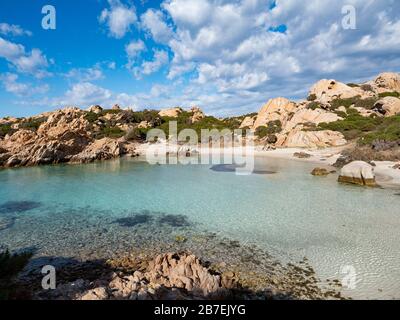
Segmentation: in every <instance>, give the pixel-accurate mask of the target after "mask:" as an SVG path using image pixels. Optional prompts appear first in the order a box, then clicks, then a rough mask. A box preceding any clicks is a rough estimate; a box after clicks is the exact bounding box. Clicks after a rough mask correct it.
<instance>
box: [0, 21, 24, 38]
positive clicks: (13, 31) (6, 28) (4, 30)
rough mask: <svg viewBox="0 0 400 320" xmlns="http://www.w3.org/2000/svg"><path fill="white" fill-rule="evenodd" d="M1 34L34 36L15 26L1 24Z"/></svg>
mask: <svg viewBox="0 0 400 320" xmlns="http://www.w3.org/2000/svg"><path fill="white" fill-rule="evenodd" d="M0 34H2V35H6V36H7V35H11V36H32V32H31V31H28V30H24V29H22V28H21V27H20V26H18V25H15V24H8V23H0Z"/></svg>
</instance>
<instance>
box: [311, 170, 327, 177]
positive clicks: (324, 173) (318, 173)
mask: <svg viewBox="0 0 400 320" xmlns="http://www.w3.org/2000/svg"><path fill="white" fill-rule="evenodd" d="M311 174H312V175H313V176H327V175H328V174H330V172H329V171H328V170H327V169H324V168H315V169H314V170H313V171H312V172H311Z"/></svg>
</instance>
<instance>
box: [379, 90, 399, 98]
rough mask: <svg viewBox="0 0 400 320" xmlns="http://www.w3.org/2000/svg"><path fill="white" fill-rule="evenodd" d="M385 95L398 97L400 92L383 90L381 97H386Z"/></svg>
mask: <svg viewBox="0 0 400 320" xmlns="http://www.w3.org/2000/svg"><path fill="white" fill-rule="evenodd" d="M385 97H396V98H400V93H399V92H396V91H393V92H382V93H380V94H379V98H385Z"/></svg>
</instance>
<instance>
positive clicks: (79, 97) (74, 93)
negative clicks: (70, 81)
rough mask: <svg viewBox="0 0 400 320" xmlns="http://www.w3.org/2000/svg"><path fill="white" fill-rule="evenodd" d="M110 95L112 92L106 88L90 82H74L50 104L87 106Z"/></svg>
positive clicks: (105, 99) (106, 98) (107, 98)
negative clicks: (61, 95)
mask: <svg viewBox="0 0 400 320" xmlns="http://www.w3.org/2000/svg"><path fill="white" fill-rule="evenodd" d="M111 96H112V93H111V91H110V90H108V89H104V88H102V87H99V86H96V85H94V84H92V83H90V82H80V83H77V84H74V85H73V86H72V88H71V89H69V90H68V91H67V92H66V93H65V95H64V96H63V97H61V98H56V99H54V101H53V102H52V105H62V106H68V105H72V106H89V105H91V104H97V103H101V102H103V101H107V100H109V99H110V98H111Z"/></svg>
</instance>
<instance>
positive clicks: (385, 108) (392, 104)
mask: <svg viewBox="0 0 400 320" xmlns="http://www.w3.org/2000/svg"><path fill="white" fill-rule="evenodd" d="M374 110H375V111H376V112H379V113H380V114H383V115H384V116H385V117H391V116H395V115H396V114H399V113H400V99H399V98H396V97H385V98H383V99H380V100H379V101H377V102H376V103H375V105H374Z"/></svg>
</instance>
